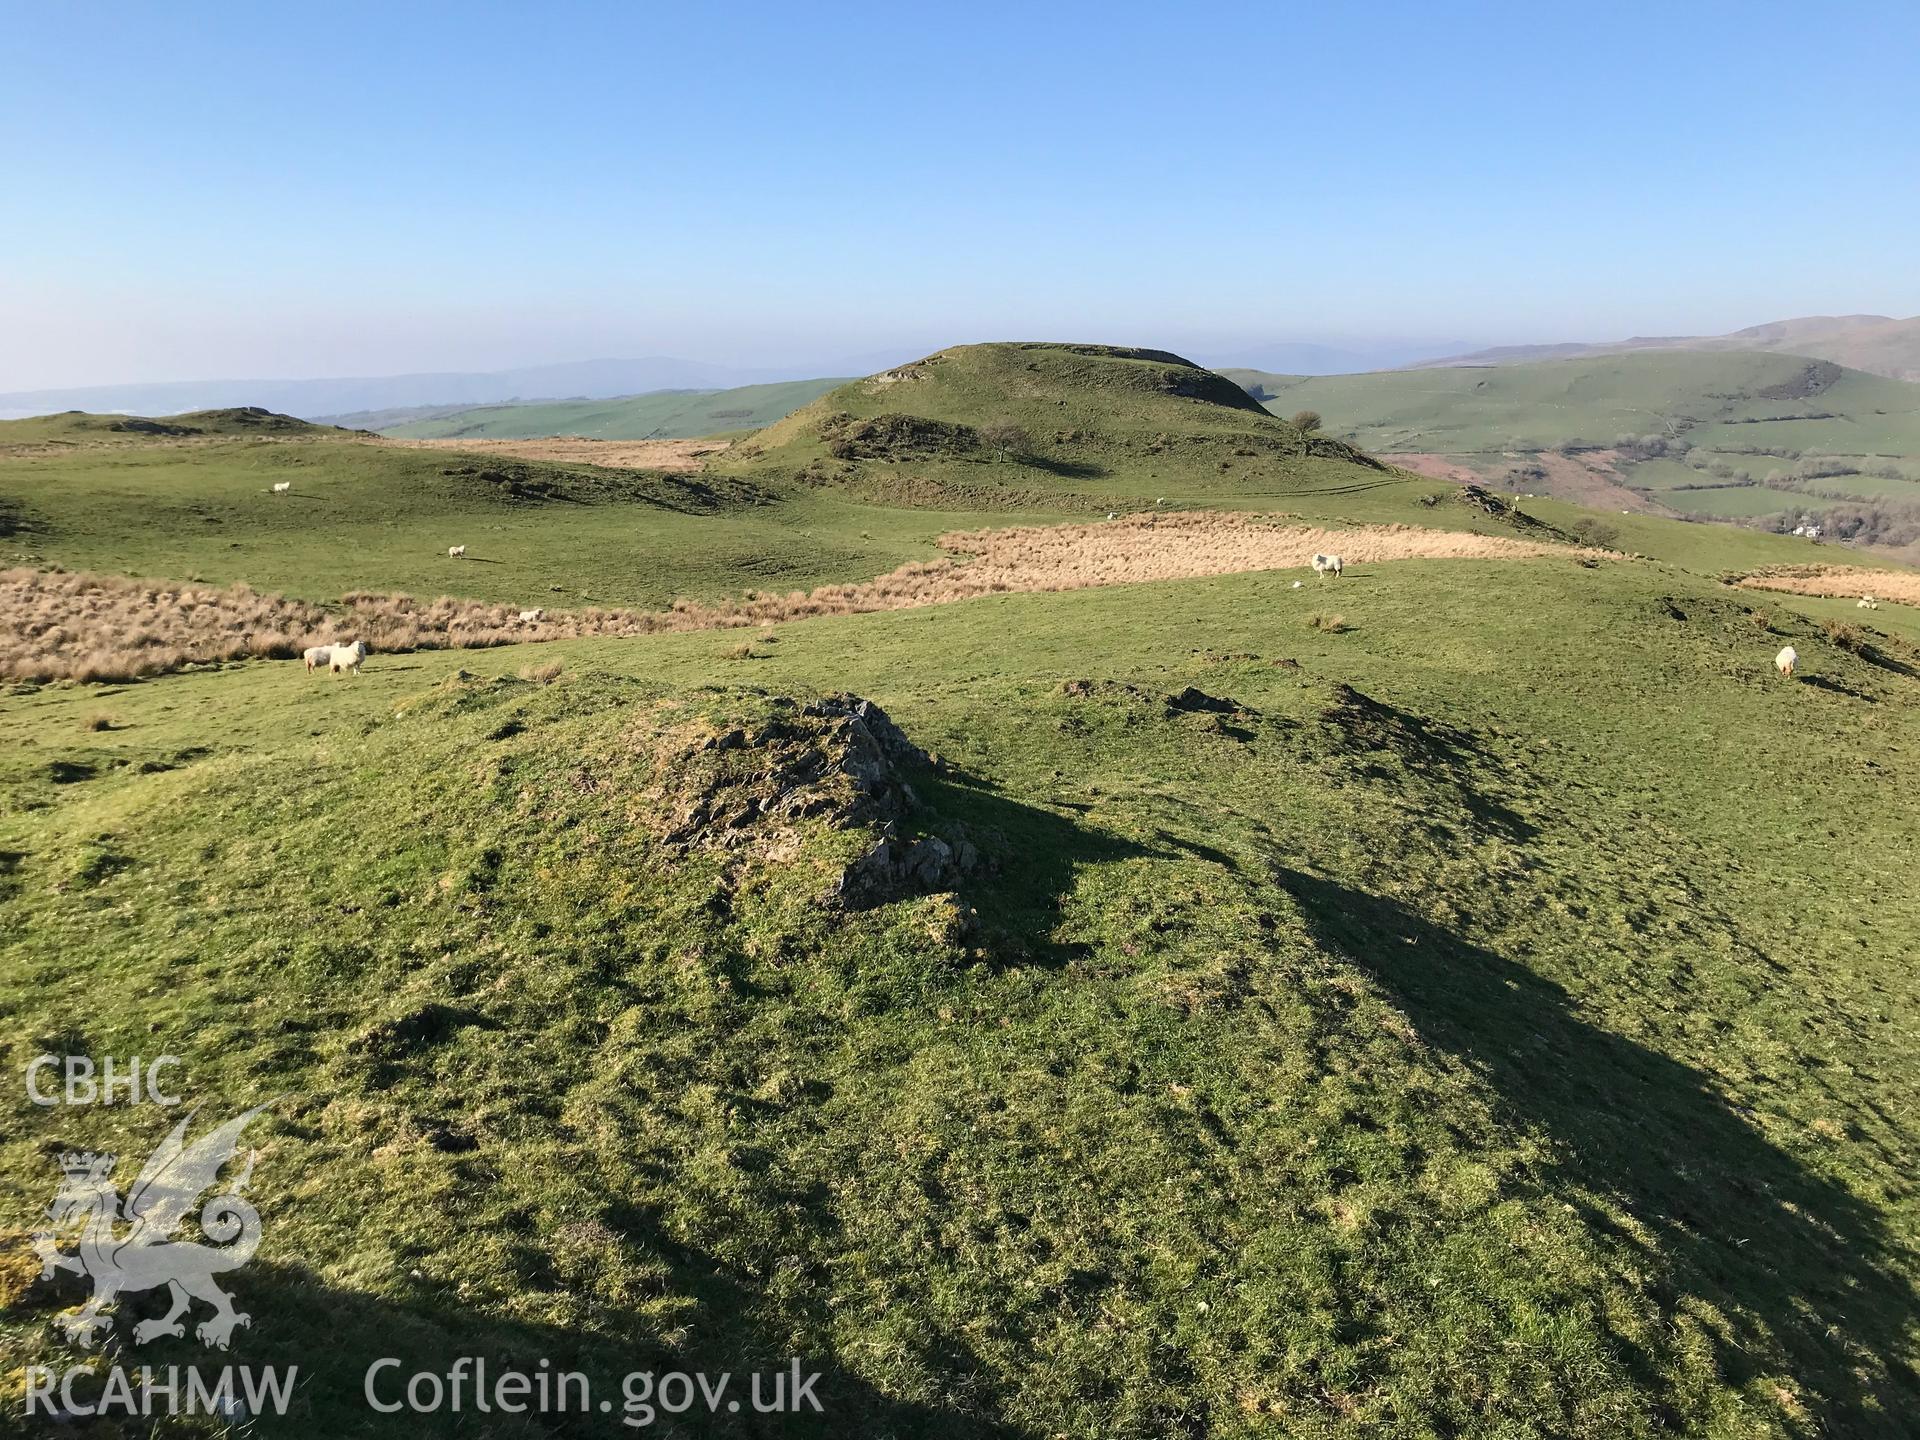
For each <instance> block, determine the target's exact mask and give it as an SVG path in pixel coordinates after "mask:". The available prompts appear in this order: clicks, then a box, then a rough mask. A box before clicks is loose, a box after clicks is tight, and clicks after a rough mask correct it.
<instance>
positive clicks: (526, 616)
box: [520, 610, 547, 625]
mask: <svg viewBox="0 0 1920 1440" xmlns="http://www.w3.org/2000/svg"><path fill="white" fill-rule="evenodd" d="M546 613H547V612H546V611H544V610H522V611H521V612H520V623H521V624H522V625H532V624H535V623H537V622H538V621H539V619H540V617H541V616H543V615H545V614H546Z"/></svg>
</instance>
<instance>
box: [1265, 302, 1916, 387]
mask: <svg viewBox="0 0 1920 1440" xmlns="http://www.w3.org/2000/svg"><path fill="white" fill-rule="evenodd" d="M1633 350H1767V351H1773V352H1776V353H1782V354H1788V355H1806V356H1809V357H1811V358H1812V359H1815V360H1831V361H1832V362H1833V363H1834V364H1836V365H1845V366H1847V367H1848V368H1849V369H1852V370H1865V371H1867V372H1868V373H1869V374H1873V375H1885V376H1888V377H1889V378H1891V379H1894V380H1920V315H1916V316H1913V317H1912V318H1910V319H1906V320H1896V319H1894V318H1893V317H1892V316H1889V315H1806V316H1802V317H1801V318H1800V319H1798V320H1775V321H1773V322H1772V323H1771V324H1767V325H1750V326H1748V327H1747V328H1746V329H1745V330H1735V331H1734V332H1733V333H1732V334H1731V335H1642V336H1637V337H1635V338H1634V339H1632V340H1615V341H1610V342H1605V343H1601V344H1585V343H1574V344H1563V345H1496V346H1494V347H1493V348H1492V349H1490V350H1476V351H1474V352H1473V353H1471V354H1468V355H1450V356H1447V357H1445V358H1443V359H1439V360H1423V361H1420V362H1418V363H1419V364H1421V365H1423V366H1438V365H1524V364H1526V363H1528V362H1529V361H1533V360H1586V359H1593V358H1595V357H1598V356H1603V355H1619V354H1623V353H1625V352H1628V351H1633ZM1248 368H1249V369H1255V370H1260V369H1280V368H1284V367H1278V366H1260V365H1250V366H1248ZM1295 373H1297V374H1307V373H1314V372H1308V371H1296V372H1295ZM1320 373H1326V372H1320Z"/></svg>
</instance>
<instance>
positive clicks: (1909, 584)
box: [1738, 565, 1920, 605]
mask: <svg viewBox="0 0 1920 1440" xmlns="http://www.w3.org/2000/svg"><path fill="white" fill-rule="evenodd" d="M1738 583H1739V584H1740V585H1741V586H1742V587H1743V588H1745V589H1748V590H1784V591H1787V592H1788V593H1790V594H1794V595H1829V596H1837V597H1839V598H1840V599H1843V600H1857V599H1859V598H1860V597H1861V596H1863V595H1871V596H1873V598H1874V599H1876V600H1892V601H1895V602H1897V603H1899V604H1901V605H1920V574H1916V573H1914V572H1912V571H1909V570H1868V569H1864V568H1863V567H1861V566H1858V565H1775V566H1772V567H1770V568H1768V569H1766V570H1756V571H1754V573H1753V574H1751V575H1747V576H1743V577H1742V578H1741V579H1740V581H1739V582H1738Z"/></svg>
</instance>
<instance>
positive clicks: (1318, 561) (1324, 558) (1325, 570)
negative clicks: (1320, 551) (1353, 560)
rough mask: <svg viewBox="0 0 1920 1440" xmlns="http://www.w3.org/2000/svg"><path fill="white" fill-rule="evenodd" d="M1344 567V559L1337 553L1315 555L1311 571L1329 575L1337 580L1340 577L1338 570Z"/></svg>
mask: <svg viewBox="0 0 1920 1440" xmlns="http://www.w3.org/2000/svg"><path fill="white" fill-rule="evenodd" d="M1345 568H1346V561H1344V560H1342V559H1341V558H1340V557H1339V556H1338V555H1316V556H1314V557H1313V573H1314V574H1316V575H1331V576H1333V578H1334V579H1336V580H1338V579H1339V578H1340V572H1341V571H1342V570H1343V569H1345Z"/></svg>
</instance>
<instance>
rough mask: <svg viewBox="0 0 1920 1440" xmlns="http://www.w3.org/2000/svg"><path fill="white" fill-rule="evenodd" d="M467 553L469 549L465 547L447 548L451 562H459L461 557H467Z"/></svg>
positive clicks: (453, 546)
mask: <svg viewBox="0 0 1920 1440" xmlns="http://www.w3.org/2000/svg"><path fill="white" fill-rule="evenodd" d="M466 553H467V547H466V546H464V545H449V546H447V558H448V559H449V560H458V559H459V558H460V557H461V556H463V555H465V554H466Z"/></svg>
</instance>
